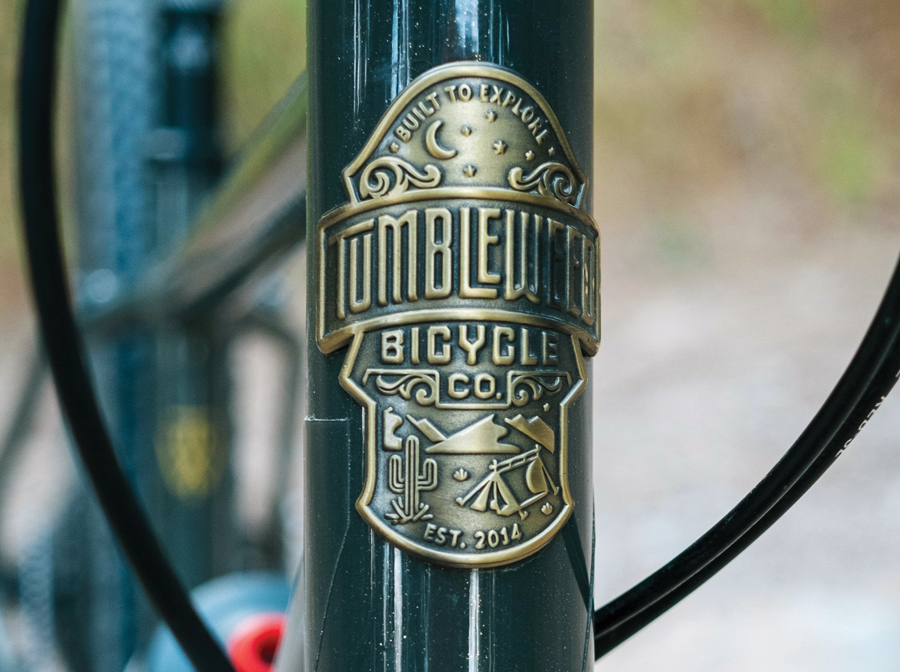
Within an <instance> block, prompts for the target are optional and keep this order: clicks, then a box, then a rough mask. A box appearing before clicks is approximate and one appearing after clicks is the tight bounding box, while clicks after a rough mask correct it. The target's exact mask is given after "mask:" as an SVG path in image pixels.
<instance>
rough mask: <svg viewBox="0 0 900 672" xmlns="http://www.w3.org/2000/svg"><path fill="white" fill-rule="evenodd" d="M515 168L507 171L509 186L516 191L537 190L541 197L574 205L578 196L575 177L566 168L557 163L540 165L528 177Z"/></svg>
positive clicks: (549, 162) (517, 167) (551, 162)
mask: <svg viewBox="0 0 900 672" xmlns="http://www.w3.org/2000/svg"><path fill="white" fill-rule="evenodd" d="M523 173H524V171H523V170H522V169H521V168H520V167H519V166H516V167H515V168H512V169H510V171H509V186H511V187H512V188H513V189H516V190H517V191H532V190H534V189H537V190H538V193H539V194H540V195H541V196H545V197H547V198H556V199H557V200H559V201H562V202H563V203H568V204H569V205H575V203H576V202H577V200H578V194H577V193H576V190H575V175H574V174H573V173H572V171H571V170H570V169H569V168H568V166H565V165H563V164H562V163H559V162H558V161H548V162H547V163H542V164H541V165H539V166H538V167H537V168H535V169H534V170H533V171H531V172H530V173H529V174H528V175H525V176H524V177H523Z"/></svg>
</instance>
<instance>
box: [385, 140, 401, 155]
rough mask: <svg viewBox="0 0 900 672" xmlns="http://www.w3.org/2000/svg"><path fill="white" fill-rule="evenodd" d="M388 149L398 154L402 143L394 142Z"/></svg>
mask: <svg viewBox="0 0 900 672" xmlns="http://www.w3.org/2000/svg"><path fill="white" fill-rule="evenodd" d="M388 149H389V150H391V153H392V154H396V153H397V152H399V151H400V145H398V144H397V143H396V142H392V143H391V144H390V146H389V147H388Z"/></svg>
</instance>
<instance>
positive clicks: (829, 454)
mask: <svg viewBox="0 0 900 672" xmlns="http://www.w3.org/2000/svg"><path fill="white" fill-rule="evenodd" d="M898 376H900V338H897V339H896V340H895V341H894V345H893V347H892V348H891V352H890V354H889V355H888V357H887V359H885V361H884V364H883V366H882V368H881V371H879V373H878V376H877V378H876V380H874V381H873V383H872V385H870V386H869V389H868V391H867V392H866V394H865V396H864V398H863V399H862V401H860V403H859V404H857V407H856V409H854V411H853V413H852V414H851V415H850V417H849V418H848V420H847V422H846V423H844V426H843V427H841V430H840V431H839V432H838V433H837V434H836V435H835V436H834V438H833V439H832V440H831V442H830V443H829V445H828V446H827V447H826V449H825V451H824V452H823V453H822V454H821V455H820V456H819V458H818V459H817V460H816V461H815V462H814V463H813V465H812V466H811V467H810V468H809V469H808V470H807V471H806V472H805V473H804V474H803V476H802V477H801V478H800V480H798V481H797V482H796V483H795V484H794V487H792V488H791V489H790V491H788V492H787V493H786V494H785V495H784V497H782V498H781V499H780V500H779V501H778V503H777V504H776V505H775V506H774V507H772V509H770V510H769V512H768V513H767V514H766V515H765V516H763V517H762V518H760V520H759V521H758V522H757V523H756V524H755V525H754V526H753V527H752V528H750V529H749V530H748V531H747V532H746V533H745V534H744V535H742V536H741V538H740V539H738V540H737V541H736V542H735V543H733V544H732V545H731V546H729V547H728V549H727V550H726V551H725V552H723V553H722V554H721V555H719V556H718V557H716V558H715V559H713V560H712V561H711V562H710V563H709V564H708V565H706V566H705V567H704V568H703V569H702V570H700V571H699V572H697V573H696V574H695V575H694V576H692V577H691V578H690V579H688V580H687V581H685V582H684V583H683V584H681V585H680V586H679V587H678V588H676V589H675V590H673V591H672V592H670V593H669V594H667V595H665V596H664V597H662V598H661V599H659V600H658V601H657V602H655V603H654V604H653V605H651V606H650V607H648V608H647V609H645V610H644V611H642V612H641V613H639V614H637V615H636V616H634V617H633V618H631V619H630V620H627V621H625V622H623V623H622V624H621V625H619V626H617V627H614V628H612V629H610V628H607V630H606V632H605V634H603V635H602V636H600V637H597V638H596V639H595V641H594V647H595V652H596V653H595V655H596V656H597V657H598V658H599V657H600V656H602V655H604V654H606V653H608V652H609V651H611V650H612V649H613V648H615V647H616V646H618V645H619V644H621V643H622V642H624V641H625V640H626V639H628V638H629V637H631V636H632V635H633V634H635V633H636V632H638V631H639V630H640V629H641V628H643V627H644V626H645V625H648V624H649V623H650V622H651V621H653V620H654V619H656V618H657V617H658V616H660V615H662V614H663V613H665V612H666V611H668V610H669V609H671V608H672V607H674V606H675V605H676V604H678V603H679V602H680V601H681V600H683V599H684V598H685V597H687V596H688V595H690V594H691V593H692V592H693V591H695V590H696V589H697V588H699V587H700V586H702V585H703V584H704V583H705V582H706V581H708V580H709V579H711V578H712V577H713V576H714V575H715V574H716V573H717V572H718V571H719V570H720V569H722V568H723V567H725V565H727V564H728V563H729V562H731V561H732V560H734V558H736V557H737V556H738V555H739V554H740V553H742V552H743V551H744V550H745V549H746V548H747V547H748V546H750V544H752V543H753V542H754V541H756V540H757V539H758V538H759V537H760V536H761V535H762V534H763V533H764V532H765V531H766V530H767V529H769V528H770V527H771V526H772V525H773V524H774V523H775V522H776V521H777V520H778V519H779V518H781V516H783V515H784V514H785V513H786V512H787V511H788V509H790V508H791V507H792V506H793V505H794V504H795V503H796V502H797V501H798V500H799V499H800V498H801V497H802V496H803V495H804V494H806V492H807V491H808V490H809V489H810V488H811V487H812V486H813V484H814V483H815V482H816V481H817V480H819V478H820V477H821V476H822V474H824V473H825V472H826V471H827V470H828V468H829V467H830V466H831V465H832V464H834V462H835V461H836V460H837V458H838V457H840V456H841V454H842V453H843V452H844V450H845V449H846V448H847V447H848V446H849V445H850V442H851V441H853V439H854V438H855V437H856V435H857V434H858V433H859V431H860V430H861V429H862V428H863V427H864V426H865V425H866V423H868V421H869V419H870V418H871V417H872V414H873V413H874V412H875V411H876V410H878V407H879V406H881V403H882V402H883V401H884V399H885V397H886V396H887V395H888V393H889V392H890V391H891V389H893V387H894V385H895V384H896V383H897V378H898Z"/></svg>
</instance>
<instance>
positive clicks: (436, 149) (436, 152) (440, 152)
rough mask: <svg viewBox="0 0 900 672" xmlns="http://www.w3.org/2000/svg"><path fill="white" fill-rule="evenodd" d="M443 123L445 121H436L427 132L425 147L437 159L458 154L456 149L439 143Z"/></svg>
mask: <svg viewBox="0 0 900 672" xmlns="http://www.w3.org/2000/svg"><path fill="white" fill-rule="evenodd" d="M443 124H444V122H443V121H436V122H434V123H433V124H431V126H429V127H428V132H427V133H426V134H425V149H427V150H428V153H429V154H431V155H432V156H433V157H434V158H436V159H443V160H446V159H452V158H453V157H454V156H456V150H455V149H447V148H446V147H441V146H440V145H439V144H438V140H437V134H438V131H439V130H441V126H443Z"/></svg>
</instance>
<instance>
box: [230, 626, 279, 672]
mask: <svg viewBox="0 0 900 672" xmlns="http://www.w3.org/2000/svg"><path fill="white" fill-rule="evenodd" d="M284 621H285V618H284V614H280V613H270V614H256V615H254V616H250V617H249V618H246V619H244V620H243V621H241V623H240V624H239V625H238V627H237V628H235V629H234V632H233V633H232V635H231V637H230V638H229V640H228V654H229V655H230V656H231V661H232V662H233V663H234V668H235V670H236V672H271V670H272V664H273V663H274V661H275V654H276V653H277V652H278V644H279V643H280V642H281V636H282V635H283V634H284Z"/></svg>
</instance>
